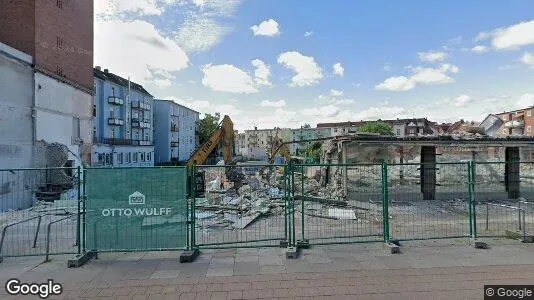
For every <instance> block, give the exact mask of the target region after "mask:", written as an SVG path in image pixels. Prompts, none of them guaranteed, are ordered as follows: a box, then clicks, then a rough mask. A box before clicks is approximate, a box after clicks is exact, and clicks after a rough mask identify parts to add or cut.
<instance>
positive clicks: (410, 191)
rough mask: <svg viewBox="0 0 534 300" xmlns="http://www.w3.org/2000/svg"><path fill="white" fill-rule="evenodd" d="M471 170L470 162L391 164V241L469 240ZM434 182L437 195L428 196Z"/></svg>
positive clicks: (430, 193) (389, 168) (389, 170)
mask: <svg viewBox="0 0 534 300" xmlns="http://www.w3.org/2000/svg"><path fill="white" fill-rule="evenodd" d="M423 167H425V168H424V169H423ZM468 169H469V165H468V163H435V164H431V165H430V166H428V165H424V164H421V163H417V164H389V165H387V172H388V187H389V216H388V217H389V218H390V219H389V224H390V225H389V227H390V237H391V239H396V240H418V239H435V238H454V237H469V236H470V220H469V203H470V202H469V189H468V180H469V172H468ZM432 182H435V183H436V185H435V192H433V191H432V192H431V191H429V190H426V193H425V189H432ZM432 194H433V195H434V197H430V198H433V199H424V198H425V197H424V195H432Z"/></svg>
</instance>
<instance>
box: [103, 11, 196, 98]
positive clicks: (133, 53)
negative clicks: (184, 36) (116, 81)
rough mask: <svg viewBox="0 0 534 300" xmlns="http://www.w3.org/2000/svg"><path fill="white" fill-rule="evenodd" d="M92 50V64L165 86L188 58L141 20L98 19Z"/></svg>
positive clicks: (141, 81) (152, 26) (144, 82)
mask: <svg viewBox="0 0 534 300" xmlns="http://www.w3.org/2000/svg"><path fill="white" fill-rule="evenodd" d="M94 49H95V51H94V53H95V65H99V66H102V67H103V68H108V69H110V71H111V72H113V73H116V74H117V75H120V76H123V77H128V76H130V77H131V79H132V80H133V81H136V82H138V83H140V84H149V83H153V84H154V85H156V86H161V87H166V86H168V85H169V83H170V80H173V79H174V76H172V74H171V72H176V71H180V70H182V69H184V68H186V67H187V66H188V64H189V58H188V57H187V55H186V54H185V52H184V51H183V50H182V49H181V48H180V47H179V46H178V45H177V44H176V43H175V42H174V41H172V40H170V39H167V38H165V37H163V36H162V35H160V33H159V32H158V31H157V30H156V28H155V27H154V25H152V24H150V23H147V22H144V21H132V22H125V21H121V20H108V21H105V20H99V21H98V22H96V23H95V45H94ZM124 49H128V51H125V50H124ZM140 57H142V58H143V62H142V63H140V62H139V58H140Z"/></svg>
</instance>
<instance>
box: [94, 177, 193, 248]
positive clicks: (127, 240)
mask: <svg viewBox="0 0 534 300" xmlns="http://www.w3.org/2000/svg"><path fill="white" fill-rule="evenodd" d="M85 178H86V182H85V197H86V201H85V211H86V213H85V223H84V225H85V232H86V239H85V249H86V250H96V251H98V252H106V251H147V250H177V249H184V248H186V247H187V194H186V193H187V190H186V184H187V169H186V168H183V167H154V168H152V167H147V168H89V169H86V170H85Z"/></svg>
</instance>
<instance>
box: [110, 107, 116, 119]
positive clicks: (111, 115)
mask: <svg viewBox="0 0 534 300" xmlns="http://www.w3.org/2000/svg"><path fill="white" fill-rule="evenodd" d="M109 117H110V118H115V111H114V110H113V108H111V109H110V110H109Z"/></svg>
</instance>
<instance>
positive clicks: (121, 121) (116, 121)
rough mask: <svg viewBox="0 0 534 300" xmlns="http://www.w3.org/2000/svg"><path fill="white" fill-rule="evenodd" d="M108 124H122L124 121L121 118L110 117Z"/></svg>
mask: <svg viewBox="0 0 534 300" xmlns="http://www.w3.org/2000/svg"><path fill="white" fill-rule="evenodd" d="M108 125H115V126H122V125H124V121H123V120H122V119H119V118H115V117H110V118H108Z"/></svg>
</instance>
